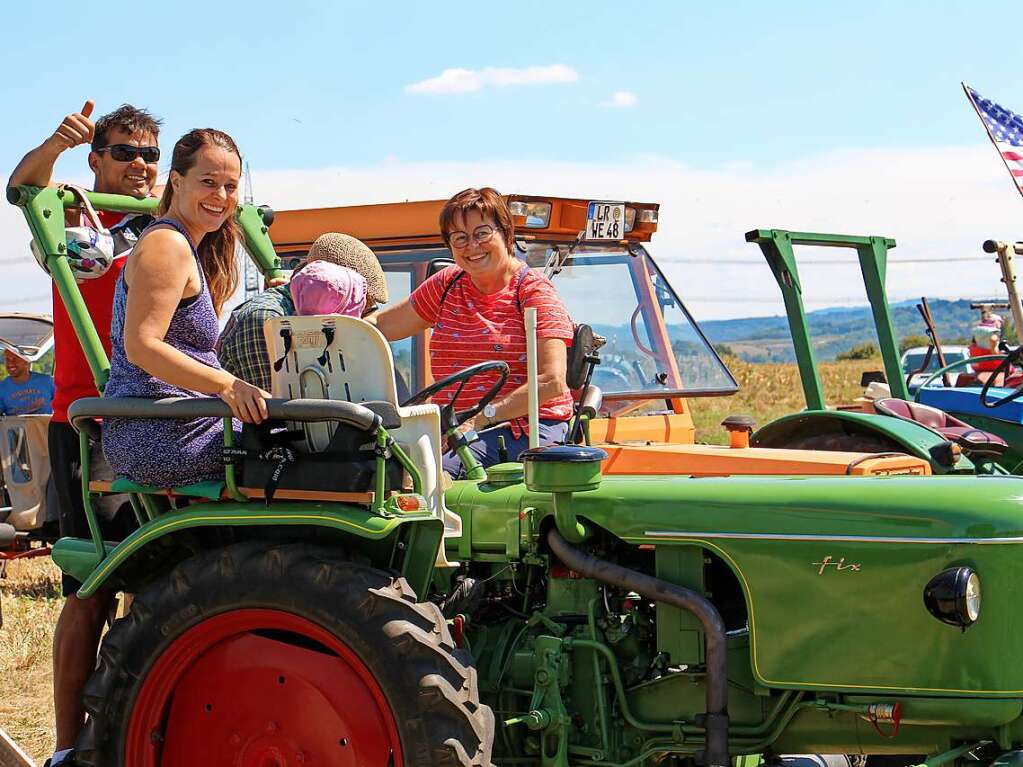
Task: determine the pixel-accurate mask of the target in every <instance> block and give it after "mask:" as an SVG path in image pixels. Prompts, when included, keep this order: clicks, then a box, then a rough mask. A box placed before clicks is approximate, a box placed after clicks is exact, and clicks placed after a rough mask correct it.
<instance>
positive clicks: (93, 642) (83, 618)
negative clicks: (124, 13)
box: [8, 101, 160, 767]
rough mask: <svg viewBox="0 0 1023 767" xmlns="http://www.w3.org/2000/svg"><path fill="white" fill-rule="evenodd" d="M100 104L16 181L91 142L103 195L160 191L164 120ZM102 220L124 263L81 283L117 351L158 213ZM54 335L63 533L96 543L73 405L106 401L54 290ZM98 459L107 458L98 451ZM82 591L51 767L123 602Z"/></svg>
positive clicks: (64, 637)
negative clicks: (116, 306) (120, 305)
mask: <svg viewBox="0 0 1023 767" xmlns="http://www.w3.org/2000/svg"><path fill="white" fill-rule="evenodd" d="M94 106H95V104H94V103H93V102H92V101H86V102H85V105H84V106H83V107H82V110H81V111H80V112H75V113H73V114H70V115H68V116H67V117H65V118H64V119H63V120H62V121H61V123H60V125H59V126H57V130H56V131H54V133H53V134H52V135H51V136H49V137H48V138H47V139H46V140H45V141H43V143H42V144H40V145H39V146H38V147H36V148H35V149H33V150H32V151H30V152H29V153H28V154H27V155H25V157H24V158H23V159H22V161H21V162H20V163H18V167H17V168H15V169H14V173H12V174H11V178H10V181H9V182H8V185H9V186H20V185H23V184H27V185H31V186H51V185H52V183H53V167H54V165H55V164H56V162H57V159H58V158H59V157H60V156H61V155H62V154H63V153H64V152H65V151H67V150H68V149H73V148H74V147H77V146H80V145H82V144H87V143H88V144H91V147H90V149H91V151H90V152H89V157H88V162H89V168H90V169H91V170H92V172H93V175H94V181H93V191H96V192H103V193H106V194H123V195H129V196H131V197H139V198H143V197H150V196H153V195H155V194H157V192H158V190H157V188H156V172H157V164H158V161H159V159H160V148H159V145H158V138H159V133H160V120H158V119H157V118H155V117H153V115H151V114H150V113H149V112H147V111H145V110H143V109H137V108H136V107H133V106H130V105H128V104H125V105H123V106H121V107H119V108H118V109H116V110H115V111H113V112H111V113H110V114H107V115H104V116H103V117H100V118H99V119H98V120H96V121H95V123H94V122H93V121H92V119H91V116H92V110H93V108H94ZM99 218H100V222H101V223H102V224H103V226H105V227H107V228H108V229H110V231H111V234H112V235H113V240H114V253H113V256H114V258H113V261H112V263H111V265H110V267H109V269H108V270H107V271H106V272H105V273H103V274H100V275H99V276H95V275H89V276H90V277H91V278H90V279H81V280H79V281H78V282H79V285H78V287H79V290H80V291H81V294H82V299H83V300H84V301H85V306H86V308H87V309H88V310H89V314H90V316H91V317H92V320H93V323H94V324H95V326H96V332H97V333H98V334H99V337H100V340H101V341H102V342H103V346H104V348H105V349H106V352H107V354H108V355H109V354H110V323H111V317H112V310H113V301H114V286H115V284H116V283H117V277H118V275H119V274H120V273H121V269H122V268H123V266H124V261H125V258H126V257H127V254H128V251H129V250H131V248H132V246H133V245H134V244H135V240H136V239H137V238H138V236H139V235H140V234H141V233H142V230H143V229H145V227H146V226H147V225H148V224H149V223H150V222H151V221H152V220H153V219H152V217H151V216H139V215H130V214H123V213H111V212H106V211H102V212H100V213H99ZM66 223H67V225H69V226H79V225H80V224H81V223H83V222H82V221H80V220H78V215H77V214H73V215H70V218H69V220H68V221H67V222H66ZM83 276H84V275H83ZM53 331H54V332H53V334H54V384H55V394H54V398H53V416H52V419H51V421H50V427H49V434H48V441H49V450H50V465H51V476H52V477H53V488H54V490H55V493H56V496H57V506H58V509H59V514H60V534H61V536H71V537H75V538H88V537H89V527H88V523H87V522H86V519H85V510H84V508H83V506H82V487H81V481H82V480H81V477H82V473H81V472H82V469H81V461H80V458H79V452H78V435H77V433H76V432H75V430H74V429H73V428H72V427H71V425H70V424H69V423H68V417H67V409H68V407H69V406H70V405H71V403H72V402H74V401H75V400H76V399H79V398H80V397H95V396H97V391H96V386H95V384H94V383H93V378H92V372H91V371H90V369H89V365H88V362H87V361H86V359H85V355H84V354H83V352H82V349H81V346H80V344H79V343H78V339H77V337H76V336H75V332H74V326H73V325H72V324H71V320H70V318H69V316H68V313H67V310H66V309H65V308H64V304H63V302H62V301H61V299H60V295H59V293H58V292H57V290H56V287H55V288H54V291H53ZM93 454H94V455H97V456H98V455H100V454H101V451H100V450H99V449H98V446H97V449H94V450H93ZM101 516H102V514H101ZM133 523H134V520H133V517H132V515H131V514H130V512H129V513H127V514H126V513H125V510H124V509H122V510H120V511H116V512H115V513H113V514H112V515H111V516H110V519H109V525H108V526H107V527H105V528H104V538H106V539H107V540H119V539H120V538H123V537H124V535H125V534H126V533H127V532H128V531H129V530H130V529H131V527H132V526H133ZM80 585H81V584H79V583H78V582H77V581H76V580H74V579H73V578H70V577H69V576H67V575H65V576H64V579H63V584H62V590H63V593H64V596H65V597H66V599H65V602H64V606H63V608H62V609H61V613H60V618H58V620H57V628H56V631H55V632H54V637H53V698H54V712H55V714H56V720H57V721H56V724H57V743H56V749H57V751H56V753H55V754H54V755H53V757H52V758H51V759H50V760H48V761H47V765H50V766H51V767H56V766H57V765H64V766H65V767H67V765H71V764H73V763H74V761H73V756H72V755H71V747H72V746H73V745H74V742H75V739H76V738H77V737H78V731H79V730H80V729H81V727H82V723H83V721H84V718H85V713H84V710H83V708H82V691H83V689H84V687H85V682H86V680H87V679H88V678H89V675H90V674H91V673H92V671H93V669H94V668H95V665H96V651H97V648H98V646H99V639H100V634H101V633H102V629H103V624H104V621H105V620H106V616H107V614H108V613H109V610H110V606H111V604H112V601H113V597H114V594H113V593H110V592H108V593H103V594H97V595H96V596H94V597H92V598H91V599H78V598H77V597H76V596H75V592H76V591H77V590H78V587H79V586H80Z"/></svg>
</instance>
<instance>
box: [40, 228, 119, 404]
mask: <svg viewBox="0 0 1023 767" xmlns="http://www.w3.org/2000/svg"><path fill="white" fill-rule="evenodd" d="M124 216H125V214H124V213H114V212H110V211H105V210H104V211H99V218H100V221H101V222H102V223H103V226H105V227H107V228H108V229H109V228H110V227H112V226H114V225H116V224H118V223H120V221H121V220H122V219H123V218H124ZM127 257H128V251H124V252H123V253H120V254H119V255H117V257H115V258H114V260H113V263H111V264H110V268H109V269H108V270H107V272H106V274H104V275H103V276H102V277H97V278H96V279H94V280H83V281H82V282H80V283H78V289H79V290H80V291H81V293H82V300H83V301H84V302H85V308H86V309H87V310H88V312H89V316H90V317H92V322H93V324H94V325H95V326H96V333H97V335H99V340H100V341H101V342H102V344H103V348H104V349H105V350H106V353H107V357H109V356H110V324H111V322H113V315H114V288H115V286H116V285H117V278H118V276H119V275H120V274H121V270H122V269H123V268H124V262H125V260H126V259H127ZM53 384H54V388H55V390H56V391H55V393H54V395H53V420H54V421H61V422H63V423H67V420H68V417H67V409H68V408H69V407H70V406H71V403H72V402H74V401H75V400H76V399H80V398H82V397H98V396H99V392H98V391H97V389H96V383H95V381H94V380H93V377H92V371H91V370H90V369H89V363H88V361H87V360H86V359H85V353H84V352H83V351H82V346H81V344H79V343H78V336H77V335H75V327H74V325H72V324H71V317H70V316H69V315H68V312H67V309H66V308H64V302H63V301H62V300H61V298H60V293H59V292H58V291H57V286H56V285H54V286H53Z"/></svg>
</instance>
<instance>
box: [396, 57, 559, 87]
mask: <svg viewBox="0 0 1023 767" xmlns="http://www.w3.org/2000/svg"><path fill="white" fill-rule="evenodd" d="M578 79H579V73H578V72H576V71H575V70H574V69H573V68H572V67H569V66H565V65H564V64H551V65H549V66H533V67H519V68H514V67H486V68H484V69H445V70H444V71H443V72H441V73H440V74H439V75H438V76H437V77H431V78H429V79H428V80H421V81H420V82H417V83H412V84H411V85H406V86H405V91H406V92H407V93H430V94H437V93H470V92H472V91H478V90H482V89H483V88H505V87H507V86H509V85H548V84H550V83H574V82H576V81H577V80H578Z"/></svg>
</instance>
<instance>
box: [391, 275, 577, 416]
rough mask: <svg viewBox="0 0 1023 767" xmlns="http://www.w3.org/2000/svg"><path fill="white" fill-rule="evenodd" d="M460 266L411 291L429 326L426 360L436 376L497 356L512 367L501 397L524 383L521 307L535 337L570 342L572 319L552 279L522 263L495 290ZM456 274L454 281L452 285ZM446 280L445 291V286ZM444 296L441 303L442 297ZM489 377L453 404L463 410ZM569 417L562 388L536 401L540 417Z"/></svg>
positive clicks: (447, 396)
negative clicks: (529, 313)
mask: <svg viewBox="0 0 1023 767" xmlns="http://www.w3.org/2000/svg"><path fill="white" fill-rule="evenodd" d="M461 271H462V270H461V269H459V268H458V267H457V266H449V267H447V268H446V269H443V270H442V271H440V272H438V273H437V274H435V275H433V276H432V277H430V278H429V279H428V280H426V282H424V283H423V284H422V285H420V286H419V287H418V288H416V289H415V290H414V291H413V292H412V296H411V303H412V307H413V308H414V309H415V310H416V313H417V314H418V315H419V316H420V317H422V318H423V320H424V321H426V322H428V323H429V324H430V325H431V326H432V327H433V335H432V336H431V338H430V365H431V368H432V370H433V377H434V378H435V379H438V380H439V379H441V378H444V377H446V376H449V375H451V374H453V373H457V372H458V371H459V370H462V369H463V368H467V367H469V366H470V365H475V364H478V363H480V362H489V361H491V360H501V361H504V362H506V363H508V367H509V368H510V370H511V372H510V375H509V376H508V380H507V382H505V385H504V386H503V387H502V389H501V392H500V394H498V397H503V396H506V395H507V394H508V393H509V392H511V391H514V390H515V389H517V388H519V387H520V386H522V385H523V384H525V383H526V329H525V320H524V312H525V310H526V309H527V308H530V307H533V308H535V309H536V335H537V339H538V340H539V339H545V338H560V339H561V340H563V341H564V342H565V344H566V345H568V344H570V343H571V341H572V332H573V327H574V326H573V324H572V319H571V318H570V317H569V316H568V310H567V309H565V305H564V304H563V303H561V299H560V298H558V293H557V291H556V290H555V289H554V285H552V284H551V281H550V280H548V279H547V278H546V277H544V276H543V275H542V274H540V273H538V272H536V271H534V270H532V269H529V268H528V267H527V266H526V265H525V264H523V265H522V267H521V269H519V271H518V272H516V274H515V276H514V277H512V279H511V281H510V282H509V283H508V285H507V287H505V288H504V289H503V290H501V291H499V292H497V293H491V294H486V293H482V292H480V290H479V288H477V287H476V285H475V283H473V281H472V279H471V278H470V277H469V275H463V276H462V277H460V278H459V277H458V275H459V274H460V273H461ZM456 278H457V282H455V283H454V284H453V285H451V283H452V281H453V280H455V279H456ZM449 285H451V288H450V290H448V291H447V295H444V291H445V289H446V288H448V286H449ZM442 297H443V305H442V304H441V298H442ZM493 381H494V379H493V378H490V379H489V380H487V376H477V377H476V378H474V379H473V380H472V381H470V382H469V384H470V385H469V386H467V387H466V388H465V389H464V390H463V391H462V393H461V394H460V395H459V397H458V400H457V402H456V403H455V406H456V408H457V409H459V410H465V409H467V408H469V407H471V406H473V405H475V404H476V403H477V402H479V398H480V396H482V394H483V393H484V392H485V391H486V390H487V389H489V388H490V386H491V385H492V384H493ZM455 388H457V387H448V388H447V389H444V390H443V391H441V392H440V393H439V394H437V396H435V397H434V398H433V401H434V402H436V403H438V404H441V405H443V404H447V403H448V402H450V401H451V397H452V395H453V394H454V390H455ZM571 416H572V395H571V393H570V392H569V391H568V389H565V390H564V391H563V392H562V393H561V394H559V395H558V396H556V397H554V398H552V399H549V400H547V401H546V402H543V403H541V405H540V418H545V419H551V420H556V421H567V420H568V419H569V418H571ZM527 423H528V421H527V419H526V418H517V419H515V421H514V422H513V423H512V432H513V433H514V434H515V435H516V436H518V435H519V434H521V433H524V432H525V431H526V430H527V428H526V427H527Z"/></svg>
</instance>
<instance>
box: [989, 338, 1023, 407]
mask: <svg viewBox="0 0 1023 767" xmlns="http://www.w3.org/2000/svg"><path fill="white" fill-rule="evenodd" d="M1021 357H1023V346H1017V347H1016V348H1015V349H1013V350H1012V351H1010V352H1009V353H1008V354H1006V355H1005V358H1004V359H1003V360H1002V361H1001V362H999V363H998V367H997V368H995V369H994V370H992V371H991V375H990V376H989V377H988V379H987V380H986V381H985V382H984V386H983V387H981V390H980V404H981V405H983V406H984V407H989V408H996V407H1000V406H1002V405H1004V404H1006V403H1007V402H1013V401H1015V400H1018V399H1019V398H1020V397H1023V387H1020V388H1019V389H1016V391H1014V392H1013V393H1012V394H1006V395H1005V396H1004V397H1002V398H1001V399H999V400H995V401H994V402H988V401H987V393H988V390H989V389H990V388H991V384H992V383H993V382H994V381H996V380H998V376H999V375H1001V374H1002V373H1005V374H1006V376H1005V377H1006V378H1008V377H1009V376H1008V373H1009V371H1010V370H1011V369H1012V366H1013V364H1017V365H1018V364H1019V361H1020V358H1021Z"/></svg>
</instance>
